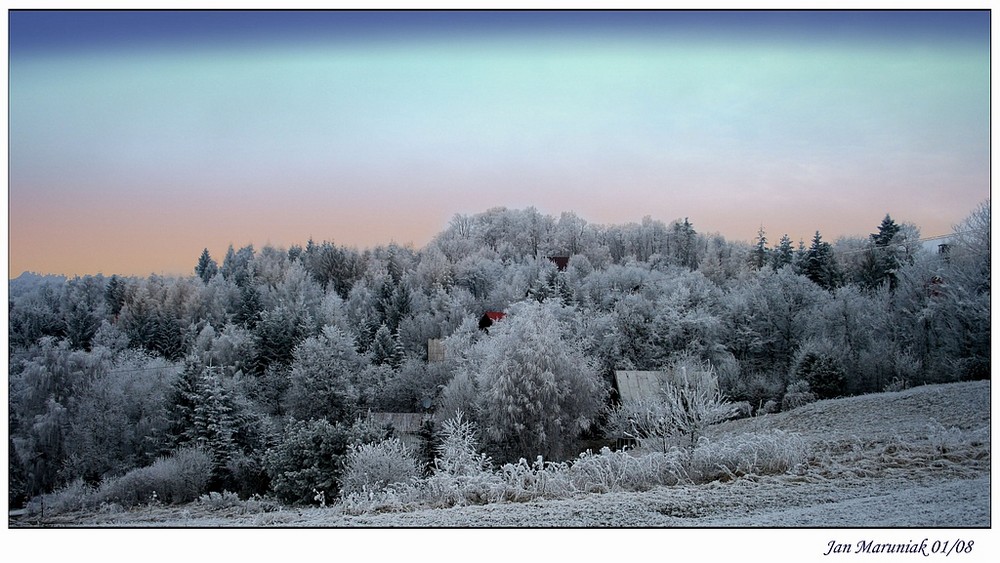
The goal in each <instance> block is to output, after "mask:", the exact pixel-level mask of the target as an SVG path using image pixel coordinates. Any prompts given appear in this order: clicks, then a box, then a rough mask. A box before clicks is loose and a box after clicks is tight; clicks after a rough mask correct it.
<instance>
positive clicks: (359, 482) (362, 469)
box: [340, 438, 420, 495]
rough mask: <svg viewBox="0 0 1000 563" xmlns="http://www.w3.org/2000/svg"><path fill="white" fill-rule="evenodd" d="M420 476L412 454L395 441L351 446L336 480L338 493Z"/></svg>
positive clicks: (404, 480) (406, 480) (383, 485)
mask: <svg viewBox="0 0 1000 563" xmlns="http://www.w3.org/2000/svg"><path fill="white" fill-rule="evenodd" d="M419 476H420V469H419V468H418V464H417V460H416V458H415V457H414V456H413V453H412V452H410V450H409V449H408V448H407V447H406V446H405V445H404V444H403V443H402V442H400V441H399V438H389V439H387V440H383V441H381V442H376V443H370V444H364V445H360V446H351V449H350V452H349V453H348V454H347V458H346V460H345V463H344V472H343V474H342V476H341V479H340V490H341V494H342V495H349V494H351V493H355V492H361V491H362V490H369V491H378V490H381V489H385V488H386V487H388V486H389V485H392V484H394V483H406V482H409V481H412V480H413V479H416V478H417V477H419Z"/></svg>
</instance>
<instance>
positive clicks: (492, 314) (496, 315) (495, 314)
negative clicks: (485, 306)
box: [486, 311, 507, 321]
mask: <svg viewBox="0 0 1000 563" xmlns="http://www.w3.org/2000/svg"><path fill="white" fill-rule="evenodd" d="M486 316H487V317H489V318H490V320H491V321H499V320H500V319H502V318H504V317H506V316H507V315H506V314H505V313H501V312H500V311H486Z"/></svg>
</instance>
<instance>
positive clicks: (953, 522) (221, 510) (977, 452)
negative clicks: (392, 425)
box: [11, 381, 991, 528]
mask: <svg viewBox="0 0 1000 563" xmlns="http://www.w3.org/2000/svg"><path fill="white" fill-rule="evenodd" d="M989 425H990V382H989V381H978V382H966V383H953V384H943V385H929V386H923V387H917V388H912V389H908V390H904V391H899V392H891V393H880V394H872V395H865V396H859V397H851V398H844V399H834V400H827V401H820V402H816V403H812V404H808V405H805V406H802V407H799V408H797V409H793V410H791V411H787V412H783V413H778V414H771V415H763V416H759V417H755V418H749V419H742V420H736V421H730V422H727V423H724V424H721V425H718V426H716V427H713V428H711V429H710V431H709V432H708V436H707V439H709V440H713V441H719V442H723V441H726V440H731V439H732V440H735V439H737V438H738V437H739V436H740V435H742V434H746V433H751V432H761V431H767V430H774V429H778V430H782V431H784V432H787V433H793V434H797V435H799V436H801V437H802V438H804V439H805V440H806V441H807V443H808V444H809V456H808V457H809V461H808V463H806V464H802V465H800V466H798V467H796V468H794V469H793V470H790V471H788V472H786V473H784V474H781V475H767V476H755V475H748V476H742V477H739V478H736V479H733V480H726V481H715V482H711V483H706V484H681V485H677V486H672V487H658V488H654V489H653V490H650V491H644V492H627V493H607V494H580V495H577V496H575V497H573V498H563V499H556V500H535V501H531V502H525V503H501V504H489V505H483V506H461V507H454V508H447V509H427V510H413V511H408V512H390V513H375V514H364V515H359V516H352V515H348V514H345V513H344V512H343V510H342V509H341V508H340V507H339V506H338V505H332V506H328V507H325V508H307V509H276V510H275V509H273V508H274V507H271V509H269V510H265V509H264V505H263V504H258V505H254V504H252V503H233V505H232V506H228V507H218V506H217V507H216V508H212V507H210V506H209V504H210V503H194V504H191V505H184V506H172V507H154V508H141V509H136V510H133V511H128V512H107V513H97V514H68V515H59V516H55V517H52V518H51V519H48V520H46V521H44V522H43V525H47V526H113V527H132V526H172V527H178V526H179V527H187V526H195V527H214V526H240V527H248V526H250V527H258V526H269V527H270V526H280V527H299V526H303V527H354V526H366V527H372V526H373V527H421V528H423V527H615V528H621V527H685V528H690V527H739V528H745V527H809V528H826V527H851V528H853V527H893V528H896V527H945V528H965V527H989V526H990V525H991V518H990V498H989V493H990V460H991V457H990V427H989ZM35 523H36V522H30V521H11V525H12V526H19V525H25V524H27V525H32V524H35Z"/></svg>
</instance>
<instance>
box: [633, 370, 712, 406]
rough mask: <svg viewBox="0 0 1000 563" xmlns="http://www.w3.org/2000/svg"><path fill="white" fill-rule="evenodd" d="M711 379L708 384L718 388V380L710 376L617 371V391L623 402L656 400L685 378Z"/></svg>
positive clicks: (666, 372)
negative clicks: (669, 386) (662, 390)
mask: <svg viewBox="0 0 1000 563" xmlns="http://www.w3.org/2000/svg"><path fill="white" fill-rule="evenodd" d="M685 375H687V376H688V377H711V380H710V381H708V382H707V383H708V384H709V385H711V386H712V387H718V384H719V383H718V380H717V379H716V378H715V377H713V376H711V375H710V374H707V373H705V374H682V373H673V372H668V371H663V370H657V371H629V370H615V389H616V390H617V391H618V398H619V400H621V402H623V403H624V402H629V401H632V402H635V401H639V400H641V399H651V398H655V397H656V396H657V395H659V394H660V390H661V389H664V388H665V387H666V386H667V385H677V384H680V382H681V381H682V379H683V377H684V376H685Z"/></svg>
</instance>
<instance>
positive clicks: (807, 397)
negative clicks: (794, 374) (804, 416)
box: [781, 379, 816, 411]
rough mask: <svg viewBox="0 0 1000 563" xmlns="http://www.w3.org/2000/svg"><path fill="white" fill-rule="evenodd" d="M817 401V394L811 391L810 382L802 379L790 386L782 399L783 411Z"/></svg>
mask: <svg viewBox="0 0 1000 563" xmlns="http://www.w3.org/2000/svg"><path fill="white" fill-rule="evenodd" d="M815 400H816V394H815V393H813V392H812V391H810V390H809V382H807V381H804V380H802V379H799V380H796V381H793V382H792V383H789V384H788V388H787V389H786V390H785V396H784V397H782V399H781V410H783V411H788V410H792V409H794V408H796V407H801V406H802V405H805V404H809V403H811V402H813V401H815Z"/></svg>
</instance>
